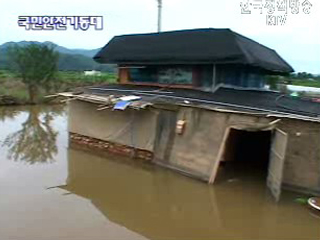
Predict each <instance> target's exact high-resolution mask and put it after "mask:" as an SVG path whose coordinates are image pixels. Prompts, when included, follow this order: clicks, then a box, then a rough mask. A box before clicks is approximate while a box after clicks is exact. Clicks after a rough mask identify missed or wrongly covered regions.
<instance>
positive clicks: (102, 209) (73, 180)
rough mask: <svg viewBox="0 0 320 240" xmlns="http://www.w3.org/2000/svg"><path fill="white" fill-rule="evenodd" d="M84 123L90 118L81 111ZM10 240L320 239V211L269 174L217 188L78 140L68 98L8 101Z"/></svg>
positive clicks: (5, 197)
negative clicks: (50, 102) (278, 187)
mask: <svg viewBox="0 0 320 240" xmlns="http://www.w3.org/2000/svg"><path fill="white" fill-rule="evenodd" d="M79 121H81V119H79ZM0 149H1V154H0V239H1V240H20V239H21V240H38V239H39V240H47V239H48V240H49V239H50V240H51V239H52V240H59V239H62V240H73V239H77V240H102V239H103V240H104V239H124V240H127V239H130V240H131V239H133V240H134V239H170V240H171V239H219V240H221V239H236V240H239V239H245V240H248V239H312V240H316V239H320V215H317V213H314V212H312V211H310V210H309V209H308V208H307V206H306V205H304V204H301V203H298V202H297V201H296V199H297V198H298V197H304V196H302V195H300V194H297V193H292V192H286V191H284V192H283V193H282V197H281V199H280V201H279V202H278V203H275V202H274V201H273V199H272V197H270V195H269V193H268V191H267V189H266V187H265V180H264V179H261V180H256V181H253V180H252V179H251V180H250V181H249V180H247V179H246V177H244V178H241V177H239V178H232V179H229V180H226V181H220V182H218V183H217V184H216V185H215V186H212V185H211V186H209V185H207V184H205V183H203V182H200V181H198V180H194V179H191V178H188V177H185V176H182V175H180V174H177V173H175V172H172V171H170V170H166V169H163V168H161V167H158V166H154V165H151V164H147V163H141V162H137V161H133V160H131V159H124V158H120V157H115V156H113V157H111V156H110V155H109V156H108V155H106V154H101V153H98V152H97V151H93V152H90V151H88V150H86V149H83V148H81V147H79V146H74V145H70V144H69V143H68V132H67V112H66V108H65V107H63V106H33V107H0Z"/></svg>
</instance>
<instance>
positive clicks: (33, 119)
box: [2, 105, 64, 164]
mask: <svg viewBox="0 0 320 240" xmlns="http://www.w3.org/2000/svg"><path fill="white" fill-rule="evenodd" d="M26 112H28V117H27V119H26V121H25V122H24V123H22V125H21V126H22V128H21V129H18V130H17V131H15V132H13V133H11V134H9V135H8V136H7V137H6V138H5V140H4V142H3V144H2V146H5V147H7V148H8V157H9V158H10V159H11V160H13V161H25V162H27V163H29V164H35V163H52V162H54V161H55V160H54V156H55V155H56V154H57V152H58V149H57V145H56V140H57V136H58V132H57V131H56V130H55V129H54V128H53V126H52V121H53V120H54V118H55V117H56V116H60V115H62V114H64V108H63V106H61V105H53V106H47V107H43V106H39V105H36V106H29V107H27V111H26ZM6 117H11V115H7V116H6Z"/></svg>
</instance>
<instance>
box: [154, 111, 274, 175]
mask: <svg viewBox="0 0 320 240" xmlns="http://www.w3.org/2000/svg"><path fill="white" fill-rule="evenodd" d="M176 119H177V120H185V121H186V126H185V131H184V133H183V134H182V135H179V134H173V135H170V137H169V138H168V139H169V140H170V141H171V144H168V146H170V151H169V153H166V154H165V157H164V158H162V159H161V158H159V155H161V153H158V152H157V151H155V157H156V159H155V161H156V162H158V163H160V164H162V165H166V166H168V167H171V168H174V169H177V170H179V171H182V172H184V173H186V174H190V175H192V176H195V177H197V178H200V179H203V180H208V179H209V177H210V174H211V169H212V167H213V164H214V163H215V161H216V159H217V155H218V151H219V148H220V145H221V142H222V139H223V136H224V133H225V131H226V129H227V128H228V127H229V126H241V125H250V124H256V123H268V122H269V121H271V120H269V119H266V118H261V117H255V116H249V115H243V114H230V113H220V112H214V111H209V110H204V109H196V108H188V107H181V108H180V109H179V111H178V112H177V113H176ZM158 126H159V124H158ZM167 136H168V135H167ZM157 137H158V135H157ZM157 140H158V139H157ZM161 140H162V141H164V142H165V140H163V139H161ZM158 141H159V140H158ZM156 147H157V145H156ZM160 149H161V151H162V149H163V148H161V147H160ZM157 157H158V158H157Z"/></svg>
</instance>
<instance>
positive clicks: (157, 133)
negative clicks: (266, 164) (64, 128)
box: [69, 100, 320, 192]
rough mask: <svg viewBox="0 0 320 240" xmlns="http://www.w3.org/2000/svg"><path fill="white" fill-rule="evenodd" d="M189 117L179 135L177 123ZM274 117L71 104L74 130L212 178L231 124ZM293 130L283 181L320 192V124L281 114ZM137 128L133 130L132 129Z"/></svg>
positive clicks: (280, 125)
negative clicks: (144, 152) (100, 108)
mask: <svg viewBox="0 0 320 240" xmlns="http://www.w3.org/2000/svg"><path fill="white" fill-rule="evenodd" d="M178 120H184V121H185V122H186V125H185V128H184V132H183V134H178V133H176V132H175V130H176V122H177V121H178ZM273 120H274V119H272V118H265V117H258V116H252V115H245V114H238V113H223V112H215V111H209V110H204V109H197V108H189V107H179V108H175V109H172V110H169V109H154V108H152V109H148V110H139V111H137V110H131V109H126V110H125V111H112V110H103V111H97V105H95V104H90V103H86V102H81V101H77V100H75V101H70V103H69V131H70V132H72V133H77V134H80V135H84V136H88V137H92V138H97V139H101V140H105V141H110V142H115V143H120V144H124V145H128V146H131V147H135V148H139V149H144V150H148V151H151V152H153V153H154V162H156V163H158V164H161V165H164V166H166V167H169V168H172V169H175V170H178V171H180V172H183V173H185V174H189V175H192V176H193V177H196V178H200V179H202V180H205V181H207V180H208V179H209V177H210V174H211V171H212V168H213V165H214V164H215V161H216V160H217V155H218V151H219V148H220V146H221V143H222V140H223V136H224V133H225V131H226V129H227V128H228V127H230V126H238V127H241V126H250V125H251V126H255V125H256V124H257V123H258V124H259V123H260V124H266V123H269V122H270V121H273ZM277 127H278V128H280V129H281V130H282V131H284V132H286V133H287V134H288V143H287V149H286V155H285V164H284V171H283V183H284V185H285V186H286V187H294V188H295V190H300V191H301V190H303V191H308V192H310V191H313V192H320V123H312V122H309V121H301V120H293V119H282V120H281V121H280V122H279V123H277ZM132 133H133V134H132Z"/></svg>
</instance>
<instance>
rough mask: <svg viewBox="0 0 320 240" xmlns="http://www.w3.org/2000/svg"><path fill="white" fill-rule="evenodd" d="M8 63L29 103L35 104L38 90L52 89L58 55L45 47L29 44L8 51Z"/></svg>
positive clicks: (48, 47) (48, 90)
mask: <svg viewBox="0 0 320 240" xmlns="http://www.w3.org/2000/svg"><path fill="white" fill-rule="evenodd" d="M9 59H10V60H9V61H10V64H11V66H12V67H13V69H14V70H15V71H16V72H17V73H18V76H19V77H20V79H21V81H22V83H24V84H25V86H26V87H27V90H28V95H29V102H30V103H36V101H37V96H38V92H39V90H40V89H41V88H42V89H44V90H45V91H46V92H47V93H48V92H50V90H52V88H53V87H54V80H55V77H56V74H57V72H58V59H59V53H57V52H55V51H54V49H53V48H52V47H50V46H47V45H36V44H30V45H28V46H25V47H20V46H13V47H12V48H10V49H9Z"/></svg>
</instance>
